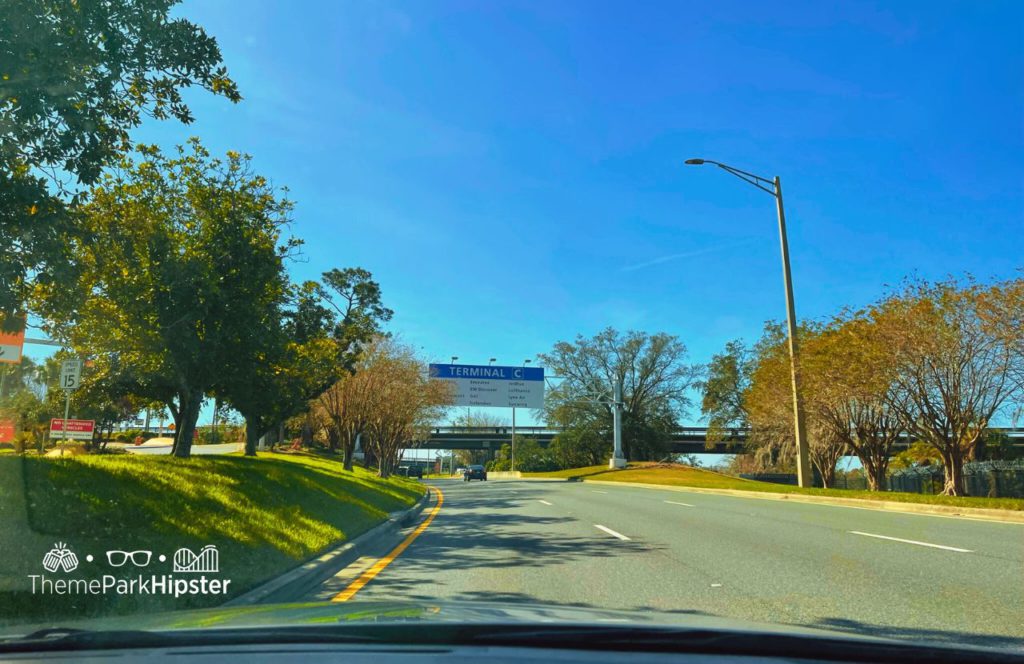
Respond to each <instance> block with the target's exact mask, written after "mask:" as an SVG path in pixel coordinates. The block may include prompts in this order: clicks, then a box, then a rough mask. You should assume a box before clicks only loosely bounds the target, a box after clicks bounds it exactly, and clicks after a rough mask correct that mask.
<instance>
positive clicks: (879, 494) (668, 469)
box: [523, 463, 1024, 510]
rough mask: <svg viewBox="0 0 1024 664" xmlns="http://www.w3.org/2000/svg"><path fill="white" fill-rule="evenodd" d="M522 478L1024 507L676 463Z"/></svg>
mask: <svg viewBox="0 0 1024 664" xmlns="http://www.w3.org/2000/svg"><path fill="white" fill-rule="evenodd" d="M523 477H539V478H564V479H566V480H584V481H586V480H600V481H602V482H626V483H629V482H634V483H642V484H663V485H666V486H681V487H695V488H703V489H737V490H740V491H757V492H761V493H785V494H799V495H812V496H831V497H834V498H855V499H859V500H875V501H878V500H884V501H892V502H900V503H921V504H927V505H949V506H952V507H975V508H986V509H1004V510H1024V499H1021V498H986V497H980V496H933V495H930V494H922V493H899V492H896V491H855V490H852V489H819V488H806V489H805V488H801V487H797V486H792V485H789V484H774V483H772V482H758V481H755V480H745V479H743V478H740V477H732V476H730V475H722V474H721V473H716V472H713V471H708V470H702V469H700V468H692V467H690V466H682V465H675V464H657V463H636V464H632V463H631V464H629V466H628V467H627V468H625V469H624V470H609V469H608V467H607V466H589V467H586V468H571V469H568V470H558V471H554V472H550V473H523Z"/></svg>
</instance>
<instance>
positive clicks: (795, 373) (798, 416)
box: [774, 175, 814, 486]
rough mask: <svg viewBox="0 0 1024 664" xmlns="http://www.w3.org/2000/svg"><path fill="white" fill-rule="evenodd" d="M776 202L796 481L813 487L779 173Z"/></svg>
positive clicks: (776, 177) (776, 178)
mask: <svg viewBox="0 0 1024 664" xmlns="http://www.w3.org/2000/svg"><path fill="white" fill-rule="evenodd" d="M774 184H775V203H776V206H777V207H778V210H779V244H780V247H781V249H782V280H783V282H784V285H785V288H786V327H787V328H788V331H789V377H790V381H791V383H792V387H793V428H794V434H795V437H796V481H797V484H799V485H800V486H812V485H813V483H814V481H813V477H812V475H811V463H810V452H809V450H808V446H807V432H806V428H805V426H804V406H803V398H802V393H801V390H800V370H799V366H798V365H797V360H796V358H797V357H798V354H799V348H798V347H797V340H796V305H794V304H793V277H792V275H791V274H790V270H789V241H788V239H787V234H786V212H785V210H783V207H782V180H781V179H779V176H777V175H776V176H775V183H774Z"/></svg>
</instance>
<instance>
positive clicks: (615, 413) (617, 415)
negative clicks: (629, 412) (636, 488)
mask: <svg viewBox="0 0 1024 664" xmlns="http://www.w3.org/2000/svg"><path fill="white" fill-rule="evenodd" d="M612 437H613V438H612V440H613V442H614V446H615V449H614V451H613V452H612V460H611V461H610V462H608V467H609V468H612V469H614V468H625V467H626V455H625V454H623V453H622V379H621V378H616V379H615V388H614V390H613V392H612Z"/></svg>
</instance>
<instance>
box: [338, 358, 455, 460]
mask: <svg viewBox="0 0 1024 664" xmlns="http://www.w3.org/2000/svg"><path fill="white" fill-rule="evenodd" d="M355 376H356V377H360V376H361V377H362V378H361V380H364V381H371V380H372V381H373V389H372V391H370V392H369V394H368V396H369V398H368V399H367V401H366V403H365V406H366V408H367V419H366V428H365V434H366V436H365V438H364V440H365V441H366V444H367V445H368V447H369V449H370V451H371V453H372V454H373V456H374V457H375V458H376V459H377V463H378V474H379V475H380V476H381V477H388V476H389V475H390V474H391V473H392V472H393V470H394V468H395V466H396V465H397V464H398V461H399V459H400V457H401V452H402V449H403V448H405V447H406V446H408V445H409V444H411V443H414V442H415V441H421V440H426V438H427V437H428V436H429V432H430V427H431V426H432V425H433V424H434V422H436V421H437V420H438V419H440V418H441V416H442V415H443V413H444V409H445V407H446V406H448V405H450V404H451V402H452V399H453V394H452V391H451V387H450V386H449V385H447V384H446V383H445V382H444V381H440V380H437V379H433V378H430V377H429V375H428V371H427V365H426V363H425V362H424V361H423V360H421V359H420V358H419V357H417V356H416V353H415V352H414V350H413V349H412V348H411V347H409V346H405V345H403V344H400V343H398V342H396V341H395V340H394V339H390V338H378V339H377V340H375V341H374V342H373V343H371V344H370V345H369V346H368V347H366V348H365V349H364V350H363V354H362V356H361V358H360V361H359V366H358V367H357V368H356V373H355Z"/></svg>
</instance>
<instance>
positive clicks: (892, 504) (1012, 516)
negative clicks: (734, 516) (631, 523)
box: [577, 479, 1024, 524]
mask: <svg viewBox="0 0 1024 664" xmlns="http://www.w3.org/2000/svg"><path fill="white" fill-rule="evenodd" d="M577 481H583V482H586V483H588V484H603V485H607V486H627V487H628V486H635V487H641V488H644V489H665V490H668V491H681V492H683V493H710V494H714V495H718V496H734V497H737V498H758V499H761V500H786V501H789V502H793V503H813V504H818V505H838V506H840V507H857V508H860V509H865V510H878V511H881V512H903V513H906V514H931V515H933V516H948V517H959V518H961V519H975V520H979V521H998V522H1002V523H1021V524H1024V511H1020V512H1018V511H1015V510H997V509H988V508H983V507H955V506H953V505H925V504H922V503H901V502H897V501H893V500H859V499H857V498H838V497H837V498H831V497H828V496H804V495H800V494H793V493H771V492H768V491H743V490H741V489H705V488H701V487H688V486H672V485H669V484H648V483H646V482H603V481H601V480H588V479H581V480H577Z"/></svg>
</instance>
